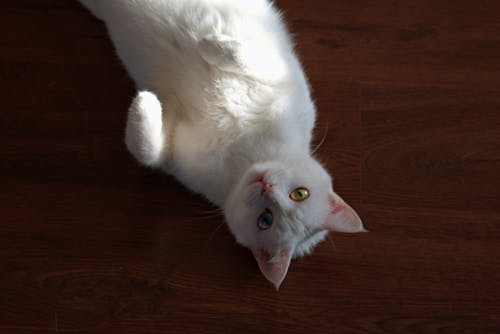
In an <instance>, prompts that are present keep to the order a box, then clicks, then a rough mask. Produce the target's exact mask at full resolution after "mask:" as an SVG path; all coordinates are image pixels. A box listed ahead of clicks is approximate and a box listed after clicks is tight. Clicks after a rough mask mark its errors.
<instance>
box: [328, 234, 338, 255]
mask: <svg viewBox="0 0 500 334" xmlns="http://www.w3.org/2000/svg"><path fill="white" fill-rule="evenodd" d="M326 237H327V238H328V241H329V242H330V245H332V248H333V251H334V252H336V251H337V247H336V246H335V243H334V242H333V239H332V238H331V237H330V235H327V236H326Z"/></svg>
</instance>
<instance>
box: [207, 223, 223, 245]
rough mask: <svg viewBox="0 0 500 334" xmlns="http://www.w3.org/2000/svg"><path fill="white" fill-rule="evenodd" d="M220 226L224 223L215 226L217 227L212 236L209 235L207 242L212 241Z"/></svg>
mask: <svg viewBox="0 0 500 334" xmlns="http://www.w3.org/2000/svg"><path fill="white" fill-rule="evenodd" d="M222 225H224V222H222V223H220V224H219V225H217V227H216V228H215V229H214V230H213V232H212V234H210V238H208V241H212V239H213V238H214V236H215V233H217V231H218V230H219V229H220V228H221V227H222Z"/></svg>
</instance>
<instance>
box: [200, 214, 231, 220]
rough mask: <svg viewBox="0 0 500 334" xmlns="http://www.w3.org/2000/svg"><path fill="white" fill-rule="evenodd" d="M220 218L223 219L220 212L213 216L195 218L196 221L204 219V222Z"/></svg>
mask: <svg viewBox="0 0 500 334" xmlns="http://www.w3.org/2000/svg"><path fill="white" fill-rule="evenodd" d="M220 217H224V215H223V214H222V212H220V213H214V214H208V215H203V216H197V217H196V218H197V219H204V220H212V219H215V218H220Z"/></svg>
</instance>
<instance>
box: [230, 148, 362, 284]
mask: <svg viewBox="0 0 500 334" xmlns="http://www.w3.org/2000/svg"><path fill="white" fill-rule="evenodd" d="M224 213H225V218H226V221H227V223H228V225H229V228H230V230H231V232H232V233H233V235H234V236H235V238H236V240H237V242H238V243H239V244H241V245H243V246H245V247H247V248H249V249H250V250H251V251H252V253H253V255H254V257H255V259H256V260H257V263H258V265H259V268H260V270H261V272H262V274H263V275H264V276H265V277H266V278H267V279H268V280H269V281H270V282H271V283H273V284H274V285H275V287H276V288H278V287H279V285H280V284H281V282H282V281H283V279H284V278H285V276H286V273H287V271H288V267H289V265H290V261H291V259H292V258H294V257H297V256H301V255H304V254H308V253H310V252H311V251H312V249H313V248H314V246H315V245H316V244H317V243H318V242H320V241H322V240H323V238H324V237H325V236H326V234H327V233H328V232H329V231H337V232H351V233H353V232H363V231H365V229H364V227H363V224H362V222H361V220H360V218H359V217H358V215H357V214H356V212H355V211H354V210H353V209H352V208H351V207H350V206H349V205H347V204H346V203H345V202H344V201H343V200H342V198H340V196H339V195H337V194H336V193H335V192H334V191H333V189H332V182H331V178H330V176H329V174H328V173H327V172H326V171H325V169H324V168H323V167H322V166H321V165H320V164H319V163H318V162H317V161H316V160H314V159H313V158H311V157H303V156H302V157H293V158H290V159H287V160H285V161H270V162H264V163H257V164H254V165H253V166H251V167H250V168H249V170H247V171H246V173H245V174H244V176H243V177H242V179H241V180H240V182H239V184H238V185H237V186H236V187H235V188H234V189H233V191H232V192H231V194H230V195H229V197H228V199H227V201H226V203H225V205H224Z"/></svg>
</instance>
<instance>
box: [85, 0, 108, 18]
mask: <svg viewBox="0 0 500 334" xmlns="http://www.w3.org/2000/svg"><path fill="white" fill-rule="evenodd" d="M105 1H109V0H78V2H80V3H81V4H82V5H83V6H84V7H85V8H87V9H88V10H89V11H90V12H91V13H92V14H94V16H95V17H97V18H98V19H100V20H104V17H103V15H102V10H101V5H102V4H103V2H105Z"/></svg>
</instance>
